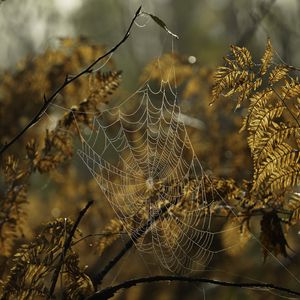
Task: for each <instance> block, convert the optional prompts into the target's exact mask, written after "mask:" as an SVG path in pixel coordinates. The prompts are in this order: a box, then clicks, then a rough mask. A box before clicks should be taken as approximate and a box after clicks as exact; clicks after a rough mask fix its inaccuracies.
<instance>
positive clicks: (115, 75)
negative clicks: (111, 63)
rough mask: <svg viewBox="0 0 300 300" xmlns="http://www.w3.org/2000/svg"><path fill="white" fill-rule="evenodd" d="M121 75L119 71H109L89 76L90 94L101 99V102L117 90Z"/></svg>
mask: <svg viewBox="0 0 300 300" xmlns="http://www.w3.org/2000/svg"><path fill="white" fill-rule="evenodd" d="M121 74H122V72H121V71H109V72H106V73H101V72H97V73H94V74H92V75H90V78H89V88H90V94H92V95H93V96H95V97H96V96H97V97H99V98H101V99H102V101H103V100H104V99H105V98H106V97H107V96H109V95H111V94H112V93H113V92H114V91H115V90H116V89H117V88H118V86H119V85H120V82H121Z"/></svg>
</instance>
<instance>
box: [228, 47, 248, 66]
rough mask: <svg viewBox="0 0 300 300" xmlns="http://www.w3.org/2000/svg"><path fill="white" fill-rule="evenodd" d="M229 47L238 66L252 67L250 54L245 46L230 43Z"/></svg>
mask: <svg viewBox="0 0 300 300" xmlns="http://www.w3.org/2000/svg"><path fill="white" fill-rule="evenodd" d="M230 48H231V52H232V54H233V56H234V59H235V62H236V63H237V65H238V66H239V67H240V68H242V69H249V68H252V67H253V61H252V56H251V54H250V52H249V50H248V49H247V48H245V47H238V46H234V45H232V46H231V47H230Z"/></svg>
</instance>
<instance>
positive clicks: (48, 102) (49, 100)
mask: <svg viewBox="0 0 300 300" xmlns="http://www.w3.org/2000/svg"><path fill="white" fill-rule="evenodd" d="M141 9H142V6H140V7H139V8H138V10H137V11H136V13H135V15H134V17H133V19H132V20H131V22H130V25H129V27H128V29H127V31H126V33H125V35H124V37H123V38H122V39H121V40H120V41H119V42H118V43H117V44H116V45H115V46H114V47H113V48H111V49H110V50H109V51H108V52H106V53H105V54H104V55H102V56H100V57H98V58H97V59H96V60H95V61H94V62H93V63H91V64H90V65H89V66H87V67H86V68H85V69H83V70H82V71H81V72H80V73H78V74H77V75H75V76H72V77H71V78H70V77H69V76H68V75H66V77H65V80H64V82H63V83H62V84H61V86H60V87H58V88H57V89H56V90H55V91H54V92H53V94H52V95H51V96H50V97H49V98H47V97H46V96H45V95H44V100H43V105H42V107H41V108H40V109H39V111H38V112H37V113H36V115H35V116H34V117H33V118H32V119H31V121H29V123H28V124H27V125H26V126H25V127H24V128H23V129H22V130H21V131H20V132H19V133H18V134H17V135H16V136H15V137H14V138H12V139H11V140H10V141H9V142H8V143H5V144H4V145H3V146H2V147H1V149H0V155H2V154H3V153H4V152H5V151H6V150H7V149H8V148H9V147H10V146H11V145H13V144H14V143H15V142H16V141H17V140H18V139H19V138H20V137H22V136H23V134H24V133H25V132H26V131H27V130H28V129H29V128H30V127H32V126H33V125H35V124H36V123H37V122H38V121H39V120H40V119H41V118H42V117H43V115H44V113H45V112H46V111H47V109H48V108H49V106H50V105H51V104H52V103H53V102H54V100H55V98H56V96H57V95H58V94H59V93H60V92H61V91H62V90H63V89H64V88H65V87H66V86H67V85H69V84H70V83H71V82H73V81H75V80H76V79H78V78H79V77H81V76H82V75H84V74H88V73H91V72H93V67H94V66H95V65H96V64H97V63H98V62H99V61H100V60H102V59H103V58H105V57H107V56H109V55H110V54H112V53H113V52H114V51H116V50H117V49H118V48H119V47H120V46H121V45H122V44H123V43H124V42H125V41H126V40H127V39H128V37H129V36H130V31H131V28H132V26H133V24H134V22H135V20H136V19H137V17H138V16H139V15H140V12H141Z"/></svg>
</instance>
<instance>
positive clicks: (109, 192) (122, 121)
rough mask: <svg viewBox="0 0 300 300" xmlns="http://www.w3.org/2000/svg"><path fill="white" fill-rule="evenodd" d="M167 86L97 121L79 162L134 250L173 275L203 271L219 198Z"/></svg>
mask: <svg viewBox="0 0 300 300" xmlns="http://www.w3.org/2000/svg"><path fill="white" fill-rule="evenodd" d="M182 120H183V117H182V115H181V111H180V107H179V105H178V104H177V96H176V93H175V92H174V91H173V89H172V87H171V85H170V83H169V81H162V82H161V86H160V88H159V90H158V91H154V90H153V89H151V87H150V85H149V84H148V83H146V84H145V85H144V86H143V87H142V88H141V89H139V90H138V91H137V92H136V93H135V94H134V96H133V97H131V98H130V99H128V100H127V101H125V102H123V103H122V104H121V105H119V106H118V107H115V108H112V109H110V110H106V111H104V112H103V113H101V114H100V115H98V116H95V118H94V121H93V128H92V130H90V132H87V134H86V136H85V137H84V138H83V142H82V149H81V150H78V154H79V156H80V157H81V159H82V160H83V161H84V163H85V164H86V166H87V167H88V169H89V171H90V172H91V174H92V175H93V176H94V178H95V180H96V181H97V183H98V185H99V186H100V188H101V190H102V191H103V193H104V194H105V196H106V198H107V199H108V201H109V203H110V205H111V206H112V208H113V210H114V211H115V213H116V215H117V216H118V218H119V219H120V220H121V221H122V223H123V224H124V227H125V229H126V230H127V232H128V234H129V235H130V237H131V238H132V239H133V241H134V243H135V245H136V247H137V248H138V249H139V250H140V251H142V252H148V253H154V254H155V257H156V258H158V260H159V262H160V264H161V265H162V266H164V267H165V268H167V269H168V270H170V271H172V272H182V271H183V272H189V271H192V270H200V269H203V268H204V267H205V266H206V265H207V264H208V263H209V261H210V260H211V258H212V256H213V254H214V253H215V251H213V250H212V249H211V246H212V243H213V240H214V235H215V234H217V233H218V232H212V231H211V217H212V216H211V209H210V208H211V206H212V205H213V203H214V202H215V200H216V198H218V200H220V197H219V196H218V195H217V194H216V192H215V191H214V188H213V186H212V184H211V183H210V181H209V179H208V177H207V176H206V175H205V173H204V171H203V169H202V166H201V164H200V162H199V160H198V159H197V157H196V155H195V153H194V150H193V147H192V145H191V142H190V139H189V137H188V134H187V130H186V126H185V124H184V123H183V121H182Z"/></svg>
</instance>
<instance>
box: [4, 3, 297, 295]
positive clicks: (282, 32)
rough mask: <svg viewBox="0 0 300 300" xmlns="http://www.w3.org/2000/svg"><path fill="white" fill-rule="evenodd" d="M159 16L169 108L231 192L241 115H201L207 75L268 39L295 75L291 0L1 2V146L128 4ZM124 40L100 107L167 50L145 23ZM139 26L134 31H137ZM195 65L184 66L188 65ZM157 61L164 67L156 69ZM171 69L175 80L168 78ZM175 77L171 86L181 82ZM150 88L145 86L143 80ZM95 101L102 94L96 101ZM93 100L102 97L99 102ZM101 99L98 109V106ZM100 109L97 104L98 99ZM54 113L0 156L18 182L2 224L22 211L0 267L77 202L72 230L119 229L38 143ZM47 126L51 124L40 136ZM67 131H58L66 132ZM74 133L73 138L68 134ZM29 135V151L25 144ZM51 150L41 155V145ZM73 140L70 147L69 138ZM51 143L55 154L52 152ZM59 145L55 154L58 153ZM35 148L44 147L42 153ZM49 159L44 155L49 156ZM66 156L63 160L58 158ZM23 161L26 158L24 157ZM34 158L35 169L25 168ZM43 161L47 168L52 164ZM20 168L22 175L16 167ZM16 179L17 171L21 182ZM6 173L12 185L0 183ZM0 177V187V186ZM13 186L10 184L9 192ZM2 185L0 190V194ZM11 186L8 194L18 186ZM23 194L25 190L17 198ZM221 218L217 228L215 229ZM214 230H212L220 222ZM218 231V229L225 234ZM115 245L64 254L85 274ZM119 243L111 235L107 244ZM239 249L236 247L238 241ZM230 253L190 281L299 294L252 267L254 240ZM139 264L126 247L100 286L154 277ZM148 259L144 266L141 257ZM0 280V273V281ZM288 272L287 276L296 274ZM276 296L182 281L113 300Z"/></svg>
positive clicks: (83, 93)
mask: <svg viewBox="0 0 300 300" xmlns="http://www.w3.org/2000/svg"><path fill="white" fill-rule="evenodd" d="M140 4H142V5H143V10H144V11H146V12H150V13H153V14H154V15H157V16H159V17H160V18H161V19H163V20H164V22H165V23H166V24H167V25H168V27H169V28H170V29H171V30H172V31H173V32H175V33H176V34H178V35H179V37H180V39H179V40H178V41H176V42H175V43H174V51H175V52H176V53H178V54H179V57H180V58H179V59H178V60H177V63H178V66H176V67H177V68H178V71H177V75H178V77H179V95H180V104H181V108H182V110H183V112H184V113H185V114H186V115H188V116H190V117H194V118H196V119H198V120H200V124H202V125H201V126H202V128H201V129H200V130H195V129H194V128H191V129H189V134H190V136H191V140H192V143H193V145H194V147H195V151H196V153H197V155H198V156H199V158H200V161H201V162H202V163H203V166H204V169H205V170H206V171H207V172H208V173H209V174H213V175H214V176H216V177H221V178H225V179H229V178H232V179H234V180H235V181H236V182H237V183H239V184H242V182H243V180H244V179H250V177H251V174H252V165H251V160H250V153H249V150H248V146H247V142H246V137H245V135H244V134H243V133H239V128H240V127H241V123H242V120H241V115H243V111H241V112H240V113H239V114H235V113H234V112H233V105H232V103H230V101H227V102H225V101H224V102H222V103H217V104H216V105H215V106H213V107H210V106H209V103H210V98H209V97H210V96H209V95H210V90H211V87H212V84H213V80H212V72H213V69H214V67H215V66H217V65H220V64H221V61H222V57H223V56H225V55H226V54H227V51H228V48H229V45H231V44H238V45H241V46H246V47H247V48H248V49H250V50H251V53H252V54H253V56H254V58H257V57H261V55H262V53H263V51H264V48H265V44H266V40H267V37H270V38H271V40H272V44H273V46H274V49H276V51H277V52H278V60H280V59H282V60H283V61H284V62H286V63H288V64H290V65H294V66H298V65H300V54H299V51H298V47H297V45H298V43H299V39H300V36H299V32H300V20H299V13H300V2H299V1H297V0H269V1H267V0H266V1H262V0H257V1H246V0H241V1H237V0H222V1H218V0H201V1H197V0H186V1H180V0H149V1H137V0H125V1H124V0H110V1H104V0H72V1H71V0H51V1H36V0H23V1H18V0H6V1H3V2H2V3H1V4H0V40H1V47H0V72H1V83H0V109H1V111H0V134H1V142H2V143H3V142H4V140H9V138H11V137H13V136H14V135H15V134H16V133H17V132H19V130H20V129H21V128H23V126H24V125H25V124H26V123H27V122H28V120H30V118H31V117H32V116H33V114H34V113H35V112H36V110H37V109H38V108H39V107H40V104H41V103H42V101H43V95H44V94H45V95H49V94H51V91H53V90H54V89H55V88H56V87H57V86H59V84H60V83H61V82H62V81H63V79H64V76H65V74H76V73H77V72H78V71H79V70H80V69H81V68H82V67H84V66H86V65H87V64H88V63H89V62H91V61H92V60H93V59H95V58H96V57H98V56H99V55H100V54H101V53H104V51H105V49H109V48H110V47H111V46H112V45H114V44H115V43H116V42H117V41H118V40H119V39H120V38H121V37H122V36H123V34H124V32H125V30H126V28H127V26H128V23H129V21H130V20H131V18H132V16H133V14H134V12H135V10H136V9H137V7H138V6H139V5H140ZM138 25H140V27H139V26H135V27H134V29H133V32H132V36H131V37H130V38H129V40H128V41H126V43H125V44H124V45H122V47H121V48H120V49H118V51H117V52H116V53H115V54H114V55H113V58H112V61H110V62H109V64H108V65H107V66H106V69H107V70H115V71H117V70H122V81H121V84H120V82H119V79H117V78H114V80H116V82H117V85H119V84H120V87H119V88H118V90H117V91H116V92H115V93H114V94H113V100H112V101H116V102H117V101H118V100H119V99H124V98H125V97H126V96H128V95H130V94H132V93H133V92H134V91H135V90H136V89H137V88H138V87H139V85H140V83H141V78H143V76H145V74H146V73H147V68H146V66H147V65H148V64H150V63H151V61H153V60H155V58H156V57H157V56H162V55H165V54H166V53H168V52H170V51H171V50H172V49H171V42H170V41H171V39H170V36H169V35H168V34H167V33H166V32H165V31H163V30H161V28H159V27H158V26H157V25H156V24H155V23H154V22H151V21H150V22H149V19H148V18H143V17H142V18H140V19H139V20H138ZM144 25H146V26H145V27H144ZM191 57H194V58H195V59H196V61H195V62H193V63H191V62H190V58H191ZM163 61H166V62H167V59H166V60H163ZM180 72H182V73H180ZM180 76H181V77H182V78H181V77H180ZM154 79H155V78H154ZM91 94H92V90H91V88H90V85H89V82H88V79H87V78H85V77H84V78H82V79H80V80H79V81H78V82H77V83H75V84H73V85H71V86H69V87H68V88H67V89H66V90H65V91H64V92H63V93H62V95H60V97H59V99H58V104H59V105H62V106H64V107H68V108H70V107H72V105H75V104H76V105H78V104H79V103H80V102H81V101H82V100H83V99H85V98H86V97H88V96H89V95H91ZM104 96H105V97H104ZM104 96H103V95H101V97H103V98H106V96H108V95H104ZM105 101H106V100H105ZM105 101H103V102H105ZM60 117H62V116H61V115H59V116H58V115H57V112H55V113H53V114H51V111H50V112H49V115H48V116H46V118H44V119H43V120H42V121H41V122H40V123H39V124H38V125H37V126H34V127H33V128H31V129H30V130H29V131H28V132H27V133H26V135H25V136H24V137H23V138H22V139H21V140H20V141H19V142H18V143H17V144H16V145H14V147H12V148H11V150H10V151H11V153H13V154H15V155H17V156H18V166H15V167H14V169H15V170H16V174H19V175H20V174H21V175H20V178H19V179H18V180H19V181H21V182H22V180H24V182H25V181H26V182H29V184H28V185H27V183H26V184H25V183H24V187H23V188H22V190H21V192H19V191H18V193H15V194H13V195H12V197H15V198H17V199H18V201H19V206H20V208H22V212H19V211H18V212H17V213H16V214H15V215H14V218H16V223H18V218H19V215H18V214H19V213H20V214H22V215H23V214H24V216H23V217H22V222H21V223H20V224H17V225H18V226H17V227H16V228H13V229H12V232H13V234H14V235H15V240H14V243H13V244H11V243H10V241H9V238H7V237H4V240H3V241H2V244H1V245H2V246H1V247H2V249H1V262H2V265H4V263H3V262H5V263H7V264H8V265H9V264H10V263H11V262H10V261H8V260H7V257H8V256H9V255H10V254H11V253H14V251H15V250H16V248H17V246H18V245H20V244H21V243H23V242H24V241H28V240H31V239H33V237H34V235H35V234H36V232H38V230H39V229H40V228H41V224H43V223H46V222H48V221H52V220H53V219H54V218H59V217H70V218H72V219H74V218H75V216H76V213H77V212H78V210H79V209H80V208H82V207H83V206H84V204H85V203H86V201H87V200H90V199H94V200H95V204H94V206H93V207H92V209H90V211H89V215H88V218H86V219H84V220H83V222H82V224H81V226H80V229H81V231H82V235H85V234H97V233H100V232H107V231H114V230H115V231H122V226H121V225H120V224H119V223H118V222H117V221H116V220H115V219H114V215H113V212H112V210H111V209H110V207H109V205H108V203H107V201H106V200H105V197H104V196H103V195H102V194H101V192H100V189H99V187H98V185H97V183H96V182H95V181H94V180H93V179H92V178H91V176H90V175H89V174H88V171H87V170H86V169H85V168H83V166H82V164H81V162H80V161H79V159H78V157H76V156H74V157H73V156H72V151H73V150H72V149H71V147H70V149H71V150H70V153H68V152H67V151H66V148H67V143H65V141H68V138H69V137H67V136H63V138H64V139H66V140H64V142H63V143H61V142H59V141H57V139H56V137H57V136H56V135H55V136H47V135H46V136H45V131H46V129H49V130H50V129H51V130H52V129H55V128H53V124H55V122H54V120H55V118H57V119H59V118H60ZM51 126H52V127H51ZM69 129H70V128H68V130H69ZM71 129H72V130H74V131H76V129H74V128H71ZM31 138H35V139H36V141H37V143H38V144H39V145H37V146H36V148H34V147H33V145H32V144H30V145H28V142H29V141H30V139H31ZM47 140H48V141H50V142H51V143H53V144H54V148H55V149H56V150H55V151H54V153H52V152H51V151H50V150H49V151H48V150H47V151H44V150H45V147H44V143H45V141H47ZM77 142H78V143H79V141H77ZM62 144H63V145H62ZM65 144H66V145H65ZM43 147H44V148H43ZM32 149H36V151H40V152H41V153H42V151H44V152H43V153H44V154H43V155H42V154H41V155H40V156H39V157H38V159H37V160H36V162H35V165H34V168H36V169H37V170H38V171H39V172H34V171H32V172H30V173H28V174H27V173H26V174H23V173H24V172H23V169H24V170H25V169H27V168H28V166H27V165H26V164H27V162H26V160H25V159H24V157H25V155H26V153H27V155H28V153H30V150H32ZM52 150H53V149H52ZM66 153H67V154H66ZM32 161H33V160H32ZM37 161H38V162H37ZM49 161H52V162H53V161H55V163H54V164H51V163H49ZM24 165H26V167H24ZM22 172H23V173H22ZM11 176H14V174H13V175H11ZM1 180H2V179H1ZM19 184H20V182H18V185H19ZM2 186H4V183H3V182H0V187H2ZM19 186H20V185H19ZM23 193H28V197H27V196H24V194H23ZM259 221H260V219H259V217H257V220H256V222H253V223H254V224H253V228H252V229H253V231H254V232H255V233H256V234H259V229H258V226H259V225H258V224H259ZM222 222H223V221H221V222H220V224H223V223H222ZM220 226H221V225H220ZM227 226H230V225H227ZM297 230H298V229H297V227H295V228H291V229H290V230H289V233H288V241H289V246H290V247H291V248H292V249H293V251H294V252H293V255H292V256H293V259H292V260H289V259H288V258H279V259H280V260H281V261H282V263H283V264H285V265H286V266H287V267H288V268H289V269H290V270H291V272H293V273H294V274H296V276H297V275H299V270H298V269H299V268H298V265H299V235H297ZM120 236H121V238H120V239H119V240H116V238H115V237H114V238H105V239H99V238H91V239H86V240H84V241H82V242H80V243H78V244H77V245H76V251H78V253H79V256H80V258H81V262H80V264H81V266H82V267H84V266H87V270H88V271H87V273H89V274H92V273H93V272H95V271H96V270H98V269H99V268H101V267H102V266H103V265H105V262H107V261H108V259H110V257H112V253H116V252H117V251H118V249H120V247H121V246H122V244H123V243H124V242H125V240H126V237H124V241H122V235H120ZM118 237H119V235H118ZM237 238H239V234H238V233H237V232H233V234H232V235H231V236H226V237H224V238H223V239H224V240H223V241H221V240H220V241H219V243H223V244H224V245H225V247H226V245H230V244H231V243H232V242H231V240H236V239H237ZM6 242H7V244H6ZM241 243H243V241H241ZM245 244H246V246H245V247H241V249H242V250H241V251H239V250H237V251H228V252H226V253H224V254H222V255H220V256H218V257H217V258H216V259H215V260H213V262H212V263H211V265H209V266H208V269H207V270H206V271H205V272H203V273H200V274H197V275H202V276H209V277H217V278H218V279H223V280H227V281H229V280H232V281H247V278H248V277H249V278H253V279H255V280H258V281H264V282H274V283H277V284H279V283H280V285H285V286H287V287H293V288H299V283H297V282H296V280H293V279H292V280H291V277H289V275H287V273H286V271H282V266H281V265H280V264H279V262H278V261H275V260H272V259H270V260H267V262H265V263H264V264H263V262H262V261H263V258H262V251H261V249H260V247H259V243H258V242H257V241H255V240H250V241H249V242H247V243H245ZM144 259H145V258H144V257H143V256H142V255H141V254H139V253H138V252H137V251H136V250H134V249H132V250H131V251H130V253H129V254H128V255H127V256H126V257H125V258H124V259H123V261H122V262H121V263H120V265H118V266H117V267H116V268H115V269H114V270H113V272H112V273H111V274H110V275H109V276H108V277H107V278H106V281H105V284H113V283H116V282H122V281H124V280H125V279H129V278H132V277H135V276H136V275H139V276H143V275H149V274H150V275H154V274H159V273H165V271H162V270H160V269H159V267H158V266H156V265H155V264H153V262H152V264H150V265H145V263H144ZM147 259H149V261H151V258H150V257H149V258H147ZM5 272H7V271H5V270H2V275H3V276H4V275H6V273H5ZM297 273H298V274H297ZM241 297H243V298H244V299H277V297H278V296H277V295H274V294H272V293H270V292H265V293H263V292H260V293H257V292H255V291H252V290H239V289H231V288H220V287H211V286H200V285H195V286H193V287H191V285H190V284H183V283H182V284H174V283H173V284H170V285H168V284H148V285H144V286H140V287H135V288H132V289H130V290H128V291H126V292H121V293H119V295H118V296H116V297H115V299H240V298H241Z"/></svg>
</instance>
